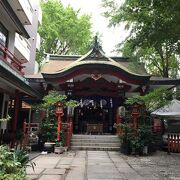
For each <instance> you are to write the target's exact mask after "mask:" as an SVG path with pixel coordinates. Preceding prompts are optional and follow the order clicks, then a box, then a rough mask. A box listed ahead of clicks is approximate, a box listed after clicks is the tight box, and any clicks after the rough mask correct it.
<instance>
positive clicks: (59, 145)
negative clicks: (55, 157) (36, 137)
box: [54, 141, 65, 154]
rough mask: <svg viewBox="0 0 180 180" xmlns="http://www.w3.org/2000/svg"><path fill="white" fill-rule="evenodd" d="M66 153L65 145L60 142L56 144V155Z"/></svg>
mask: <svg viewBox="0 0 180 180" xmlns="http://www.w3.org/2000/svg"><path fill="white" fill-rule="evenodd" d="M64 151H65V149H64V147H63V143H62V142H61V141H60V142H56V144H55V147H54V153H57V154H61V153H63V152H64Z"/></svg>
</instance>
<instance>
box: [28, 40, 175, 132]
mask: <svg viewBox="0 0 180 180" xmlns="http://www.w3.org/2000/svg"><path fill="white" fill-rule="evenodd" d="M47 58H48V61H47V62H46V63H45V64H44V65H43V67H42V69H41V72H40V73H38V74H35V75H30V76H28V80H29V82H30V84H31V86H32V87H33V88H35V89H36V90H38V91H39V92H41V93H44V94H47V93H48V91H50V90H56V91H59V92H60V93H61V94H65V95H67V97H68V98H69V99H74V100H77V101H79V103H80V105H79V106H78V107H76V108H75V110H74V113H73V133H75V134H76V133H77V134H84V133H87V129H88V125H91V124H93V125H94V124H97V125H98V124H101V126H102V127H101V131H102V132H103V134H114V133H115V129H114V128H113V125H114V123H116V116H117V111H118V108H119V107H120V106H123V105H124V102H125V100H126V99H127V98H128V97H131V96H135V95H144V94H145V93H147V92H148V91H150V90H151V89H154V88H157V87H159V86H164V85H165V86H166V87H167V88H168V87H169V88H170V87H172V86H174V85H175V84H177V83H178V81H177V80H169V81H168V80H167V79H163V78H157V77H152V76H151V75H150V74H148V73H147V72H146V70H145V68H144V64H140V63H139V64H134V63H133V62H131V61H130V60H129V59H128V58H124V57H107V56H106V55H105V53H104V51H103V50H102V47H101V46H100V45H99V43H98V41H97V38H96V39H95V42H94V45H93V47H92V48H91V50H90V51H89V52H88V53H87V54H85V55H83V56H68V55H48V56H47Z"/></svg>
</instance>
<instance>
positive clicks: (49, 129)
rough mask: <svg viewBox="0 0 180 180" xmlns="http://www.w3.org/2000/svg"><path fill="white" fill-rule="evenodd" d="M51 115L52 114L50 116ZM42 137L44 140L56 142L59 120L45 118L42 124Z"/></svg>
mask: <svg viewBox="0 0 180 180" xmlns="http://www.w3.org/2000/svg"><path fill="white" fill-rule="evenodd" d="M50 117H51V116H50ZM40 128H41V131H40V133H41V138H42V140H43V142H55V141H56V138H57V120H56V119H55V117H54V119H53V118H52V117H51V118H49V117H48V118H46V119H44V120H43V122H42V124H41V127H40Z"/></svg>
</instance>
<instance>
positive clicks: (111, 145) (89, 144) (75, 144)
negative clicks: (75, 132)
mask: <svg viewBox="0 0 180 180" xmlns="http://www.w3.org/2000/svg"><path fill="white" fill-rule="evenodd" d="M71 145H72V146H98V147H100V146H101V147H104V146H105V147H120V143H89V142H71Z"/></svg>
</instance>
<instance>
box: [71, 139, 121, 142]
mask: <svg viewBox="0 0 180 180" xmlns="http://www.w3.org/2000/svg"><path fill="white" fill-rule="evenodd" d="M71 140H72V141H73V142H77V143H79V142H87V143H109V142H111V143H120V139H115V140H114V139H113V140H111V139H73V138H72V139H71Z"/></svg>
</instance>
